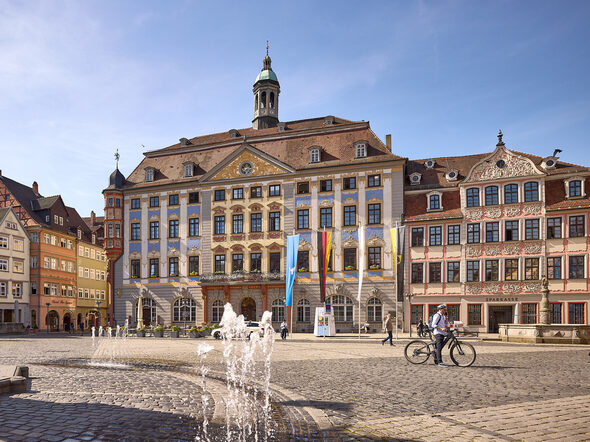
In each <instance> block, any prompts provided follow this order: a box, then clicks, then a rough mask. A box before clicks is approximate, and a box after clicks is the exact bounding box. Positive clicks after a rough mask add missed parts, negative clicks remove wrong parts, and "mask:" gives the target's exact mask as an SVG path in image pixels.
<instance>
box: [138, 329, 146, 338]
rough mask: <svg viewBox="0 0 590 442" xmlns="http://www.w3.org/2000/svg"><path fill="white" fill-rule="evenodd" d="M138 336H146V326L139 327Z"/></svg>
mask: <svg viewBox="0 0 590 442" xmlns="http://www.w3.org/2000/svg"><path fill="white" fill-rule="evenodd" d="M137 337H138V338H145V328H144V327H138V328H137Z"/></svg>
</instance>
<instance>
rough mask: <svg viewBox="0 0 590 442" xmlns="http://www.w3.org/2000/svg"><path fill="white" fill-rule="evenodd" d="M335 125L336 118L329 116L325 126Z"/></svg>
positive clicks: (325, 120)
mask: <svg viewBox="0 0 590 442" xmlns="http://www.w3.org/2000/svg"><path fill="white" fill-rule="evenodd" d="M333 124H334V117H333V116H331V115H328V116H327V117H326V118H324V126H331V125H333Z"/></svg>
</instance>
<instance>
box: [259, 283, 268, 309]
mask: <svg viewBox="0 0 590 442" xmlns="http://www.w3.org/2000/svg"><path fill="white" fill-rule="evenodd" d="M260 291H261V292H262V311H263V312H266V311H268V286H267V285H266V284H262V285H261V286H260Z"/></svg>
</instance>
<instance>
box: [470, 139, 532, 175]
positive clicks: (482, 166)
mask: <svg viewBox="0 0 590 442" xmlns="http://www.w3.org/2000/svg"><path fill="white" fill-rule="evenodd" d="M542 175H544V173H543V172H541V171H540V170H539V169H537V167H536V166H535V164H534V163H533V162H532V161H531V160H530V159H529V158H527V157H525V156H523V155H519V154H516V153H514V152H511V151H509V150H508V149H506V147H504V145H498V147H496V150H495V151H494V152H493V153H492V154H491V155H490V156H488V157H486V158H484V159H483V160H481V161H479V162H478V163H476V164H475V165H474V166H473V167H472V168H471V170H470V171H469V174H468V175H467V178H466V179H465V181H464V183H478V182H482V181H494V180H498V179H503V178H519V177H528V176H542Z"/></svg>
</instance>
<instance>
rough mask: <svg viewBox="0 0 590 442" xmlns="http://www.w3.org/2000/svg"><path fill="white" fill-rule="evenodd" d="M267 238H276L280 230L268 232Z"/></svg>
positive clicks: (279, 234)
mask: <svg viewBox="0 0 590 442" xmlns="http://www.w3.org/2000/svg"><path fill="white" fill-rule="evenodd" d="M268 237H269V239H277V238H280V237H281V232H269V233H268Z"/></svg>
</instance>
